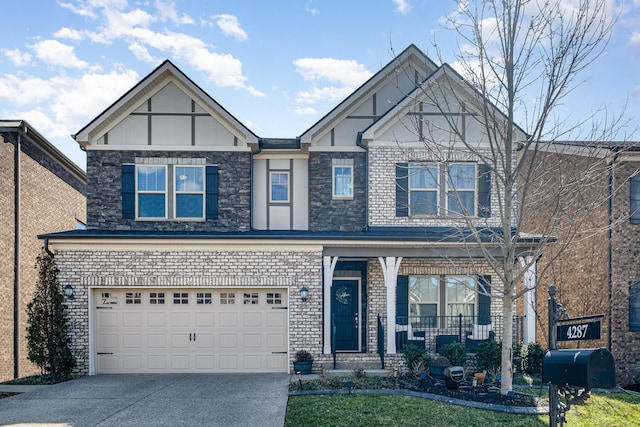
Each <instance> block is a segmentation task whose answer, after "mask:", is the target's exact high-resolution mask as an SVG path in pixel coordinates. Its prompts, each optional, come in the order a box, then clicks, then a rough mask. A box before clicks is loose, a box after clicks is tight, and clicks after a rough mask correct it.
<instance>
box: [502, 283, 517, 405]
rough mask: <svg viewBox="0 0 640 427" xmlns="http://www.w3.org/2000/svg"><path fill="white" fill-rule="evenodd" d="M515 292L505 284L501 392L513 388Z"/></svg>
mask: <svg viewBox="0 0 640 427" xmlns="http://www.w3.org/2000/svg"><path fill="white" fill-rule="evenodd" d="M513 303H514V301H513V292H512V291H511V286H508V285H505V295H504V308H503V310H504V318H503V325H502V363H501V368H500V376H501V383H500V393H502V394H507V392H509V391H510V390H511V389H512V388H513V357H512V354H513V306H514V304H513Z"/></svg>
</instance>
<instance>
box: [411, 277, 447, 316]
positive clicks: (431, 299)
mask: <svg viewBox="0 0 640 427" xmlns="http://www.w3.org/2000/svg"><path fill="white" fill-rule="evenodd" d="M439 282H440V278H439V277H437V276H427V277H420V276H411V277H409V316H411V317H421V318H422V319H421V321H420V322H419V323H420V325H421V326H424V327H427V328H435V327H436V325H437V323H436V322H437V316H438V313H439V310H438V301H439V294H440V292H439V289H440V285H439Z"/></svg>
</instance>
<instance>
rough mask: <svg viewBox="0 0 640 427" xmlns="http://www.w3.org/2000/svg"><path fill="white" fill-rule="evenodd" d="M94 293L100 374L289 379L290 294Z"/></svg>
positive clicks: (196, 291) (145, 290) (164, 290)
mask: <svg viewBox="0 0 640 427" xmlns="http://www.w3.org/2000/svg"><path fill="white" fill-rule="evenodd" d="M92 292H93V297H92V301H93V303H92V307H93V316H92V317H93V329H94V332H93V336H94V349H95V352H94V357H95V359H94V360H95V363H94V366H95V373H97V374H119V373H225V372H229V373H252V372H253V373H261V372H288V354H287V350H288V309H287V303H288V299H287V298H288V296H287V290H286V289H271V288H269V289H264V288H260V289H237V288H229V289H224V288H215V289H201V288H168V289H167V288H159V289H150V288H141V289H128V288H127V289H123V288H111V289H110V288H94V289H93V291H92Z"/></svg>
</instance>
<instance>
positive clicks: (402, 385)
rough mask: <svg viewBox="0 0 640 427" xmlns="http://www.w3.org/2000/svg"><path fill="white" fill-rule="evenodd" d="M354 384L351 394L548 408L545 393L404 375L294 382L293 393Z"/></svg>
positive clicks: (340, 387)
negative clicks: (407, 394)
mask: <svg viewBox="0 0 640 427" xmlns="http://www.w3.org/2000/svg"><path fill="white" fill-rule="evenodd" d="M348 381H351V382H352V390H375V389H388V390H394V389H395V390H410V391H415V392H426V393H431V394H437V395H441V396H445V397H449V398H454V399H460V400H467V401H475V402H481V403H488V404H494V405H503V406H520V407H536V406H541V405H545V404H548V403H547V401H546V399H545V398H543V397H546V395H545V393H544V392H543V393H542V394H541V396H534V395H531V394H527V393H519V392H517V389H516V392H515V393H513V394H512V395H511V396H504V395H502V394H500V388H499V384H497V383H487V384H483V385H480V386H476V387H473V386H472V384H471V382H468V381H464V380H463V381H461V382H460V383H458V388H448V387H447V386H446V384H445V381H444V380H439V379H435V378H432V377H430V376H426V377H425V378H422V379H421V378H416V377H415V376H412V375H401V376H399V377H398V378H393V377H373V376H371V377H369V376H363V377H360V378H357V377H330V378H323V379H317V380H310V381H304V380H303V381H302V385H301V384H300V383H299V382H292V383H291V384H290V386H289V390H290V391H299V390H301V389H302V390H348V386H347V382H348Z"/></svg>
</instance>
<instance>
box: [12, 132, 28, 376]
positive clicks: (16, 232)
mask: <svg viewBox="0 0 640 427" xmlns="http://www.w3.org/2000/svg"><path fill="white" fill-rule="evenodd" d="M22 126H24V130H22V129H18V138H17V140H16V147H15V150H14V154H13V192H14V197H13V239H14V240H13V378H18V377H19V376H20V375H19V374H20V152H21V151H22V132H24V134H25V135H26V133H27V126H26V125H25V124H24V123H23V124H22Z"/></svg>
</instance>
